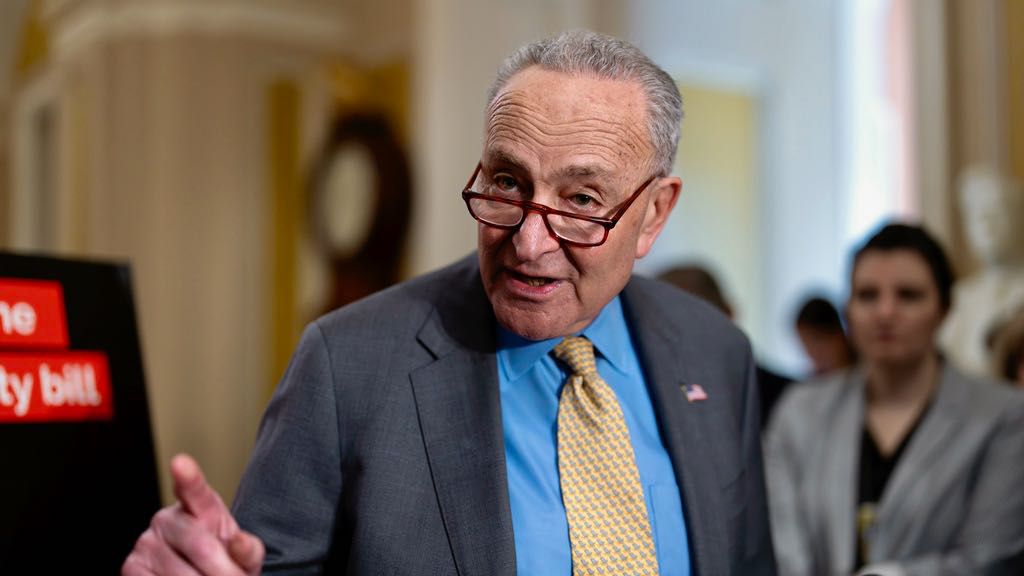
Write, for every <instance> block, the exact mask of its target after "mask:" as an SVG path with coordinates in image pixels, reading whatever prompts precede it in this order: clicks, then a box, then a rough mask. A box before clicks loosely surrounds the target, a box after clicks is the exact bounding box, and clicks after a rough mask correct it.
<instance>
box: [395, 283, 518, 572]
mask: <svg viewBox="0 0 1024 576" xmlns="http://www.w3.org/2000/svg"><path fill="white" fill-rule="evenodd" d="M475 274H476V276H475V280H473V285H474V288H473V290H472V293H471V296H470V297H468V298H467V297H466V294H465V292H463V293H462V294H461V297H462V298H461V299H460V298H458V297H456V298H452V299H449V300H447V301H446V302H444V303H442V304H440V305H439V306H438V308H437V309H436V311H435V314H434V315H433V317H432V318H431V319H430V320H428V321H427V323H426V324H425V325H424V327H423V328H422V329H421V331H420V334H419V340H420V342H421V344H423V346H424V347H426V348H427V349H428V350H430V352H431V353H432V354H433V355H434V356H435V358H436V360H435V361H434V362H433V363H431V364H428V365H426V366H424V367H422V368H420V369H418V370H416V371H414V372H413V373H412V374H411V375H410V379H411V381H412V387H413V394H414V396H415V400H416V410H417V414H418V416H419V424H420V429H421V431H422V433H423V441H424V446H425V448H426V452H427V459H428V461H429V464H430V473H431V476H432V478H433V482H434V489H435V491H436V494H437V501H438V505H439V506H440V509H441V516H442V518H443V521H444V525H445V529H446V530H447V533H448V538H449V542H450V545H451V547H452V554H453V556H454V558H455V563H456V566H457V569H458V573H459V574H462V575H467V574H487V575H491V574H498V575H510V576H511V575H514V574H515V546H514V542H513V536H512V514H511V509H510V507H509V498H508V480H507V476H506V469H505V448H504V441H503V437H502V425H501V398H500V394H499V387H498V375H497V364H496V360H495V355H494V338H495V332H494V321H493V315H492V313H491V310H490V306H489V304H488V303H487V300H486V297H485V296H484V294H483V290H482V288H481V287H480V286H479V284H480V282H479V273H475ZM453 292H457V290H455V289H453ZM487 319H489V321H488V320H487Z"/></svg>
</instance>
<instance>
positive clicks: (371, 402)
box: [123, 32, 775, 576]
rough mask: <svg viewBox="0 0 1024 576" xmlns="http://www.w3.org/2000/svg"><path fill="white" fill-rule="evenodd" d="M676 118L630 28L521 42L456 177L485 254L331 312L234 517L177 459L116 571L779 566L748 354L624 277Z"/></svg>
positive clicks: (661, 218) (670, 187) (642, 283)
mask: <svg viewBox="0 0 1024 576" xmlns="http://www.w3.org/2000/svg"><path fill="white" fill-rule="evenodd" d="M681 117H682V108H681V101H680V97H679V92H678V90H677V89H676V87H675V85H674V83H673V82H672V80H671V78H669V76H668V75H667V74H665V72H663V71H662V70H661V69H659V68H658V67H657V66H655V65H654V64H653V63H652V62H651V61H650V60H649V59H648V58H647V57H646V56H644V55H643V54H642V53H641V52H639V51H638V50H637V49H636V48H634V47H632V46H630V45H628V44H626V43H623V42H620V41H618V40H615V39H613V38H609V37H606V36H602V35H598V34H594V33H590V32H574V33H567V34H563V35H562V36H559V37H557V38H554V39H551V40H545V41H541V42H538V43H535V44H531V45H528V46H526V47H524V48H522V49H520V50H519V51H518V52H517V53H516V54H514V55H513V56H511V57H510V58H509V59H508V60H507V61H506V62H505V64H504V65H503V67H502V69H501V70H500V71H499V73H498V77H497V79H496V80H495V83H494V85H493V87H492V89H491V92H490V98H489V101H488V106H487V116H486V120H487V121H486V138H485V143H484V149H483V153H482V155H481V158H480V162H479V163H478V164H477V166H476V168H475V169H474V170H473V174H472V176H471V177H470V179H469V182H468V184H467V186H466V189H465V190H464V191H463V193H462V197H463V199H464V200H465V202H466V206H467V207H468V209H469V212H470V214H471V215H472V216H473V217H474V218H475V219H476V220H477V221H478V222H479V226H478V227H479V239H478V250H477V255H476V256H470V257H468V258H466V259H464V260H462V261H460V262H457V263H455V264H453V265H452V266H450V267H448V268H445V269H443V270H440V271H437V272H434V273H432V274H429V275H427V276H424V277H422V278H418V279H415V280H412V281H410V282H407V283H405V284H402V285H399V286H397V287H395V288H392V289H389V290H386V291H384V292H381V293H379V294H376V295H374V296H372V297H370V298H367V299H365V300H363V301H361V302H358V303H356V304H353V305H351V306H348V307H345V308H342V309H340V310H338V311H336V312H334V313H332V314H329V315H327V316H325V317H324V318H321V319H320V320H317V321H316V322H314V323H313V324H312V325H311V326H310V327H309V328H308V329H307V330H306V333H305V335H304V336H303V339H302V342H301V344H300V345H299V348H298V350H297V352H296V353H295V356H294V358H293V360H292V363H291V366H290V367H289V369H288V371H287V373H286V374H285V376H284V379H283V380H282V382H281V384H280V386H279V388H278V390H277V392H276V394H275V396H274V398H273V400H272V401H271V404H270V406H269V408H268V409H267V413H266V416H265V418H264V421H263V423H262V425H261V428H260V432H259V438H258V440H257V443H256V448H255V450H254V454H253V457H252V460H251V462H250V464H249V467H248V469H247V471H246V473H245V476H244V478H243V479H242V483H241V486H240V487H239V489H238V493H237V497H236V500H235V503H234V507H233V510H232V511H233V513H234V517H232V515H231V514H229V512H228V510H227V509H226V508H225V506H224V505H223V504H222V503H221V501H220V499H219V497H217V495H216V494H215V493H214V492H213V491H212V490H211V489H210V488H209V487H208V486H207V485H206V484H205V482H204V481H203V479H202V474H201V472H200V471H199V469H198V467H197V466H196V465H195V463H194V462H193V461H192V460H191V459H189V458H187V457H183V456H182V457H178V458H177V459H176V460H175V461H174V462H173V463H172V471H173V475H174V481H175V486H176V493H177V494H178V497H179V500H180V502H179V503H178V504H176V505H174V506H172V507H169V508H166V509H164V510H163V511H161V512H159V513H158V514H157V515H156V517H155V518H154V521H153V523H152V526H151V528H150V529H149V530H147V531H146V532H145V533H144V534H143V535H142V536H141V537H140V538H139V541H138V543H137V545H136V547H135V550H134V551H133V552H132V555H131V556H129V558H128V559H127V560H126V562H125V565H124V570H123V573H124V574H126V575H134V574H160V573H173V572H176V571H177V572H180V573H187V574H194V573H196V572H198V573H204V574H255V573H257V572H259V570H260V568H261V566H262V569H263V570H264V571H265V572H268V573H270V572H274V573H288V574H314V573H321V572H326V573H337V574H343V573H344V574H432V575H433V574H485V575H494V574H501V575H512V574H565V575H568V574H575V575H580V574H659V573H660V574H663V575H667V574H702V575H714V576H720V575H737V576H739V575H743V576H750V575H759V574H767V575H770V574H774V571H775V568H774V560H773V556H772V551H771V542H770V537H769V533H768V520H767V515H766V510H765V495H764V483H763V471H762V463H761V452H760V444H759V440H758V416H757V414H758V399H757V393H756V388H755V386H754V362H753V359H752V357H751V353H750V347H749V345H748V343H747V342H746V340H745V339H744V338H743V336H742V335H741V334H740V333H739V332H738V331H737V330H736V329H735V328H734V327H733V326H732V325H731V323H729V322H728V320H726V319H725V318H724V317H722V316H721V315H719V314H717V313H715V312H713V311H712V310H711V308H710V307H708V306H706V305H704V304H701V303H699V302H698V301H697V300H695V299H694V298H692V297H688V296H686V295H684V294H682V293H681V292H679V291H677V290H675V289H674V288H671V287H668V286H666V285H663V284H660V283H656V282H653V281H648V280H643V279H640V278H632V277H631V272H632V268H633V263H634V261H635V260H636V259H637V258H641V257H643V256H644V255H646V254H647V253H648V251H649V250H650V248H651V245H652V244H653V242H654V240H655V238H656V237H657V236H658V234H659V233H660V231H661V229H662V228H663V227H664V225H665V221H666V219H667V218H668V215H669V213H670V211H671V210H672V207H673V206H674V204H675V202H676V199H677V197H678V195H679V190H680V186H681V183H680V180H679V178H676V177H673V176H670V175H669V172H670V169H671V167H672V163H673V158H674V156H675V149H676V144H677V141H678V130H679V122H680V119H681ZM236 518H237V523H236V520H235V519H236ZM239 526H241V528H239ZM243 529H244V530H243Z"/></svg>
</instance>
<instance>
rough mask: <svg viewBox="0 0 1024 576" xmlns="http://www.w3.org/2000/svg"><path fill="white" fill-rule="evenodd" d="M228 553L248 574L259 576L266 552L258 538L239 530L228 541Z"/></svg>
mask: <svg viewBox="0 0 1024 576" xmlns="http://www.w3.org/2000/svg"><path fill="white" fill-rule="evenodd" d="M228 553H229V554H230V555H231V558H232V559H233V560H234V561H235V562H237V563H238V565H239V566H241V567H242V569H244V570H245V571H246V573H248V574H258V573H259V570H260V567H261V566H262V565H263V556H264V554H265V550H264V548H263V542H262V541H260V539H259V538H257V537H256V536H254V535H252V534H250V533H248V532H244V531H242V530H239V531H238V532H235V534H234V535H233V536H231V540H229V541H228Z"/></svg>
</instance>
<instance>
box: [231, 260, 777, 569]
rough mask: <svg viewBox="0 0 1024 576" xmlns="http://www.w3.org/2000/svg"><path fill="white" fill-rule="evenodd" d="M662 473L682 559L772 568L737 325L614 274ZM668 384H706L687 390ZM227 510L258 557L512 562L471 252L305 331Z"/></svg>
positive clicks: (270, 565)
mask: <svg viewBox="0 0 1024 576" xmlns="http://www.w3.org/2000/svg"><path fill="white" fill-rule="evenodd" d="M622 298H623V305H624V309H625V311H626V316H627V321H628V322H629V323H630V325H631V326H632V330H633V332H634V337H635V341H636V342H637V344H638V348H639V350H640V356H641V361H642V362H643V365H644V369H645V370H646V375H647V377H648V380H649V381H650V387H651V397H652V400H653V402H654V405H655V408H656V413H657V417H658V422H659V425H660V428H661V430H662V436H663V439H664V441H665V445H666V447H667V449H668V451H669V454H670V456H671V459H672V462H673V465H674V468H675V472H676V477H677V479H678V480H679V485H680V490H681V492H682V494H681V495H682V501H683V502H684V507H685V514H686V521H687V525H688V531H689V535H690V539H691V542H690V546H691V550H692V553H691V554H692V561H693V563H694V567H695V573H696V574H699V575H702V576H727V575H735V576H750V575H760V574H764V575H771V574H774V561H773V557H772V551H771V542H770V536H769V533H768V518H767V508H766V501H765V494H764V481H763V469H762V461H761V449H760V441H759V436H758V434H759V432H758V421H757V420H758V415H757V414H758V400H757V397H756V387H755V385H754V363H753V361H752V358H751V353H750V348H749V345H748V344H747V342H746V340H745V338H744V337H743V336H742V335H741V334H740V333H739V331H738V330H736V329H735V328H734V327H733V326H732V325H731V323H730V322H729V321H728V320H726V319H725V318H724V317H723V316H721V315H720V314H718V313H717V312H714V311H712V310H711V308H710V307H708V306H706V305H704V304H702V303H699V302H697V301H696V300H695V299H693V298H691V297H689V296H686V295H683V294H682V292H679V291H678V290H676V289H674V288H671V287H669V286H667V285H665V284H661V283H657V282H653V281H650V280H643V279H639V278H634V279H633V280H631V281H630V283H629V285H628V286H627V288H626V289H625V290H624V291H623V295H622ZM683 383H697V384H700V385H702V386H703V387H704V389H705V390H706V391H707V395H708V399H707V400H706V401H703V402H696V403H692V404H691V403H688V402H687V400H686V398H685V396H684V394H683V393H682V391H681V390H680V385H681V384H683ZM234 512H235V514H236V515H237V518H238V521H239V523H240V524H241V526H242V527H243V528H245V529H247V530H250V531H252V532H254V533H256V534H257V535H258V536H260V537H261V538H262V539H263V540H264V542H265V543H266V546H267V558H266V565H265V570H266V571H268V572H269V571H279V572H284V573H295V574H317V573H321V572H326V573H331V574H430V575H443V574H461V575H470V574H479V575H487V576H492V575H508V576H511V575H514V574H515V563H516V559H515V547H514V545H513V533H512V519H511V512H510V509H509V497H508V485H507V480H506V470H505V450H504V446H503V440H502V420H501V406H500V397H499V388H498V374H497V363H496V356H495V320H494V315H493V312H492V310H491V307H490V304H489V302H488V301H487V297H486V295H485V293H484V291H483V287H482V285H481V282H480V278H479V268H478V266H477V263H476V257H475V255H474V256H471V257H468V258H466V259H464V260H462V261H460V262H458V263H456V264H455V265H453V266H450V267H448V268H446V269H443V270H440V271H438V272H434V273H432V274H429V275H427V276H424V277H421V278H418V279H415V280H412V281H410V282H406V283H404V284H401V285H398V286H396V287H393V288H391V289H388V290H385V291H383V292H381V293H378V294H376V295H374V296H371V297H369V298H367V299H365V300H362V301H360V302H357V303H355V304H353V305H350V306H347V307H345V308H342V309H340V310H337V311H335V312H333V313H331V314H329V315H327V316H325V317H323V318H321V319H320V320H317V321H316V322H315V323H313V324H312V325H310V327H309V328H308V329H307V330H306V332H305V334H304V336H303V339H302V342H301V344H300V345H299V347H298V350H297V351H296V353H295V355H294V357H293V359H292V362H291V365H290V366H289V368H288V370H287V372H286V374H285V376H284V378H283V380H282V382H281V384H280V385H279V386H278V389H277V391H276V393H275V394H274V397H273V399H272V400H271V403H270V406H269V407H268V409H267V412H266V414H265V416H264V420H263V422H262V424H261V426H260V431H259V437H258V440H257V442H256V447H255V450H254V453H253V456H252V459H251V461H250V463H249V466H248V468H247V470H246V473H245V475H244V477H243V479H242V483H241V485H240V486H239V489H238V492H237V495H236V499H235V503H234Z"/></svg>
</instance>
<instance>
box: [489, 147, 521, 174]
mask: <svg viewBox="0 0 1024 576" xmlns="http://www.w3.org/2000/svg"><path fill="white" fill-rule="evenodd" d="M487 161H488V162H489V163H494V164H504V165H506V166H511V167H512V168H515V169H516V170H520V171H523V172H526V171H527V170H526V165H525V164H523V162H522V161H521V160H519V159H518V158H516V157H515V156H513V155H512V154H509V153H508V152H506V151H504V150H495V151H493V152H491V153H490V154H488V155H487Z"/></svg>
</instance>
